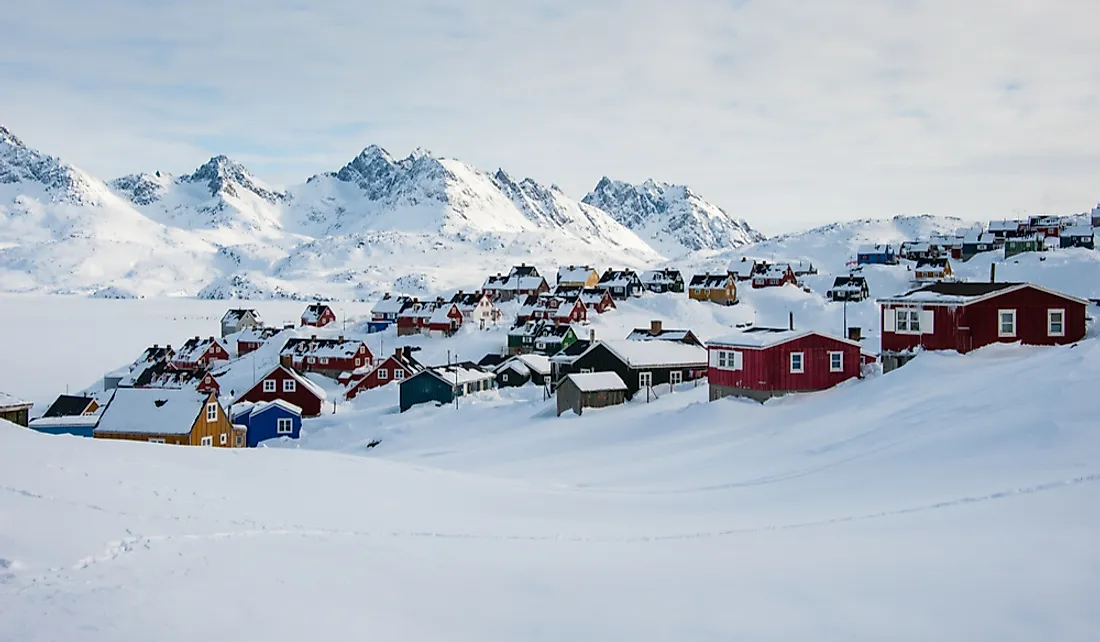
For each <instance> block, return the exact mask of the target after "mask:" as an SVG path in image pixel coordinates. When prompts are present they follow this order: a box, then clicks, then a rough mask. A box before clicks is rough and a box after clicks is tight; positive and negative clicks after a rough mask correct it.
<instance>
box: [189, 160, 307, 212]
mask: <svg viewBox="0 0 1100 642" xmlns="http://www.w3.org/2000/svg"><path fill="white" fill-rule="evenodd" d="M180 181H182V182H185V183H206V185H207V187H208V188H209V189H210V195H211V196H218V195H223V196H234V197H239V196H240V195H241V194H240V190H239V189H238V188H242V189H244V190H246V191H249V192H252V193H253V194H255V195H257V196H259V197H260V198H262V199H264V200H265V201H268V202H270V203H275V202H277V201H281V200H285V199H286V195H285V194H283V193H282V192H277V191H275V190H272V189H269V188H267V187H265V186H263V185H261V184H260V182H259V181H257V180H256V179H255V178H254V177H253V176H252V174H251V173H250V172H249V171H248V169H246V168H245V166H244V165H241V164H240V163H238V162H237V161H235V160H233V159H231V158H229V157H228V156H225V155H224V154H219V155H217V156H214V157H212V158H211V159H210V160H208V161H206V162H205V163H203V164H202V165H201V166H199V168H198V169H196V170H195V171H194V172H193V173H191V174H188V175H186V176H181V177H180Z"/></svg>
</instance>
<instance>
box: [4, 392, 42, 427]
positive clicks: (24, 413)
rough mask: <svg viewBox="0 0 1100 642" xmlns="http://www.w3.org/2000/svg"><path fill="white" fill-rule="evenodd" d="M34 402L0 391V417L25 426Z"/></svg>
mask: <svg viewBox="0 0 1100 642" xmlns="http://www.w3.org/2000/svg"><path fill="white" fill-rule="evenodd" d="M32 406H34V404H32V403H30V402H28V401H23V400H21V399H17V398H15V397H13V396H11V395H9V394H5V393H3V392H0V419H3V420H5V421H10V422H11V423H13V424H15V425H16V426H23V427H26V426H27V424H28V423H30V422H29V421H28V420H29V419H30V413H31V407H32Z"/></svg>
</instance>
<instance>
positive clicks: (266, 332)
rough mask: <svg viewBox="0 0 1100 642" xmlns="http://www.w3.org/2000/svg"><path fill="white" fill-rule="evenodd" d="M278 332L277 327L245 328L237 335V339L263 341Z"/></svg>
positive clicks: (251, 341) (252, 341) (248, 341)
mask: <svg viewBox="0 0 1100 642" xmlns="http://www.w3.org/2000/svg"><path fill="white" fill-rule="evenodd" d="M280 332H282V330H280V329H278V328H246V329H244V330H242V331H241V333H240V334H238V335H237V341H243V342H245V343H263V342H265V341H267V340H268V339H270V338H271V337H273V336H275V335H277V334H279V333H280Z"/></svg>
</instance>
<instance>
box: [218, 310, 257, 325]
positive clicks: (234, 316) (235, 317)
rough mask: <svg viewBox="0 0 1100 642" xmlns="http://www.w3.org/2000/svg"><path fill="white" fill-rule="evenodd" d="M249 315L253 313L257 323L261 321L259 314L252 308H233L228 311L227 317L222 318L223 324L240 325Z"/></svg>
mask: <svg viewBox="0 0 1100 642" xmlns="http://www.w3.org/2000/svg"><path fill="white" fill-rule="evenodd" d="M249 313H251V314H252V316H253V317H254V318H255V319H256V320H257V321H259V320H260V315H259V313H258V312H256V311H255V310H253V309H251V308H233V309H231V310H228V311H226V313H225V315H224V316H223V317H222V323H238V322H239V321H240V320H241V319H243V318H244V316H245V315H246V314H249Z"/></svg>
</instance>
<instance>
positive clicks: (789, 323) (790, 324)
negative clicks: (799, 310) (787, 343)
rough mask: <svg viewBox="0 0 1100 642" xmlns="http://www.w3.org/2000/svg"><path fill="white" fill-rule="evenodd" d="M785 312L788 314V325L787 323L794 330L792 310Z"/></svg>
mask: <svg viewBox="0 0 1100 642" xmlns="http://www.w3.org/2000/svg"><path fill="white" fill-rule="evenodd" d="M787 314H788V315H789V316H788V319H789V321H788V325H789V327H790V329H791V330H794V312H788V313H787Z"/></svg>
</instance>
